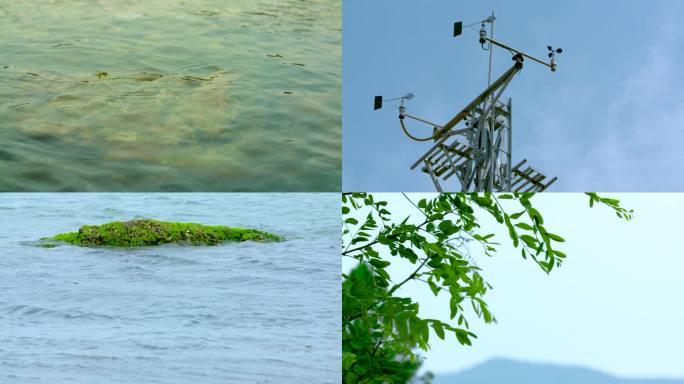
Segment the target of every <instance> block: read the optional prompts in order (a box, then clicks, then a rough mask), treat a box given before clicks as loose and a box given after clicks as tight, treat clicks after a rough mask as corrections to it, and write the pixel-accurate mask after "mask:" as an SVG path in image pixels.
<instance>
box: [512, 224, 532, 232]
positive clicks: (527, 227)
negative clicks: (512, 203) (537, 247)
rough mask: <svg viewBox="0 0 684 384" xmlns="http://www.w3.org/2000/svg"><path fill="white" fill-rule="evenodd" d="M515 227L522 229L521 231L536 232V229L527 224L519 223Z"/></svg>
mask: <svg viewBox="0 0 684 384" xmlns="http://www.w3.org/2000/svg"><path fill="white" fill-rule="evenodd" d="M515 226H516V227H518V228H520V229H524V230H526V231H532V230H534V228H532V226H530V225H529V224H527V223H517V224H516V225H515Z"/></svg>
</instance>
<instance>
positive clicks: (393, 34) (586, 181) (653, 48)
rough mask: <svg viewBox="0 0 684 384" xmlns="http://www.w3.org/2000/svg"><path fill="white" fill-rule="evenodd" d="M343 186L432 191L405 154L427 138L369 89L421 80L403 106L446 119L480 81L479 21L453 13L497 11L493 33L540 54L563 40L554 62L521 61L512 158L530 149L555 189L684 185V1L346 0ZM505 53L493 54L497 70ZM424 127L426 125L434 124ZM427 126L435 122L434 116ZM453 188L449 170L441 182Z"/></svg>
mask: <svg viewBox="0 0 684 384" xmlns="http://www.w3.org/2000/svg"><path fill="white" fill-rule="evenodd" d="M343 7H344V9H343V11H344V12H343V31H344V32H343V34H344V35H343V159H344V160H343V166H344V167H343V188H344V190H347V191H349V190H363V191H433V190H434V187H433V185H432V183H431V181H430V180H429V177H428V176H426V175H424V174H422V173H421V172H419V171H411V170H410V169H409V166H410V165H411V164H412V163H413V162H414V161H415V160H416V159H418V157H420V156H421V155H422V154H423V153H424V152H425V151H426V150H427V149H428V148H429V144H425V143H416V142H412V141H410V140H409V139H408V138H407V137H406V136H404V134H403V133H402V132H401V129H400V127H399V124H398V120H397V116H396V115H397V112H396V109H394V108H385V109H383V110H381V111H375V112H374V111H373V109H372V99H373V96H375V95H379V94H382V95H386V96H400V95H403V94H405V93H407V92H413V93H415V95H416V98H415V99H414V100H412V101H410V102H409V104H408V107H409V113H413V114H416V115H418V116H422V117H425V118H427V119H428V120H433V121H435V122H436V123H442V124H443V123H444V122H446V121H447V120H449V119H450V118H451V117H452V116H453V115H455V114H456V113H457V112H458V111H460V109H461V108H462V107H463V106H465V104H467V103H468V102H469V101H470V100H472V99H473V98H474V97H475V96H476V95H477V94H479V93H480V92H481V91H482V90H484V88H485V87H486V81H487V73H486V72H487V58H488V56H487V54H486V53H484V52H483V51H482V50H481V49H480V48H479V44H478V43H477V32H476V31H469V30H466V31H464V34H463V35H462V36H461V37H459V38H457V39H454V38H452V37H451V29H452V25H453V22H454V21H456V20H464V21H465V22H474V21H477V20H481V19H482V18H484V17H486V16H487V15H488V14H489V13H490V12H491V11H492V10H494V11H495V12H496V14H497V21H496V24H495V38H497V39H498V40H501V41H502V42H506V43H508V44H510V45H511V46H513V47H516V48H518V49H521V50H523V51H525V52H527V53H530V54H533V55H535V56H541V57H545V56H544V54H545V52H546V45H549V44H550V45H553V46H559V47H562V48H563V49H564V50H565V52H564V53H563V54H562V55H561V56H560V57H559V70H558V72H556V73H551V72H550V71H548V70H547V69H545V68H544V67H542V66H540V65H538V64H534V63H531V62H529V61H527V62H526V63H525V64H526V65H525V68H524V69H523V71H522V72H521V74H519V75H518V76H517V77H516V78H515V79H514V80H513V82H512V84H511V86H510V87H509V89H508V90H507V92H506V94H505V96H506V97H508V96H510V97H512V98H513V161H514V163H515V162H517V161H518V160H522V159H523V158H527V159H528V161H529V162H530V164H532V165H533V166H534V167H535V168H537V169H539V170H541V171H543V172H544V173H545V174H547V175H548V176H558V178H559V181H558V182H557V183H556V184H555V185H554V186H553V188H552V189H551V190H552V191H587V190H602V191H684V178H682V177H679V175H680V174H681V172H680V169H681V167H682V165H684V150H682V146H683V144H684V140H683V139H684V107H683V106H684V87H683V86H684V75H683V74H684V72H682V70H681V68H684V50H682V49H681V47H683V46H684V30H683V29H682V28H681V27H680V26H678V23H679V20H678V19H677V17H678V15H682V14H684V2H681V1H675V0H668V1H649V2H646V1H630V2H624V1H615V0H613V1H601V2H597V1H589V0H578V1H572V2H540V1H516V2H510V1H508V2H507V1H458V2H456V1H445V0H440V1H430V2H427V1H422V2H416V1H410V0H375V1H360V0H350V1H344V2H343ZM510 65H511V59H510V54H509V53H508V52H505V51H502V50H498V51H495V55H494V71H493V76H494V78H496V77H498V75H500V74H501V73H503V72H504V71H505V70H506V69H507V68H508V67H509V66H510ZM420 129H423V131H422V132H421V131H419V130H418V128H417V127H416V128H415V130H414V132H415V133H416V134H419V135H422V134H423V133H425V129H426V128H420ZM428 129H429V128H428ZM445 186H446V187H447V188H449V189H450V190H455V189H457V188H458V185H457V184H455V180H454V181H453V182H452V184H447V185H445Z"/></svg>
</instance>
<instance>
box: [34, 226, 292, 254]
mask: <svg viewBox="0 0 684 384" xmlns="http://www.w3.org/2000/svg"><path fill="white" fill-rule="evenodd" d="M43 240H46V241H55V242H64V243H68V244H73V245H79V246H85V247H93V246H110V247H143V246H154V245H161V244H188V245H218V244H221V243H224V242H229V241H233V242H240V241H250V240H251V241H256V242H264V241H278V240H281V238H280V237H279V236H277V235H274V234H271V233H268V232H262V231H258V230H255V229H247V228H230V227H224V226H220V225H213V226H209V225H201V224H194V223H174V222H165V221H158V220H150V219H144V220H133V221H123V222H122V221H115V222H111V223H107V224H102V225H84V226H82V227H81V228H80V229H79V230H78V232H68V233H62V234H59V235H57V236H55V237H51V238H45V239H43ZM48 244H49V243H48Z"/></svg>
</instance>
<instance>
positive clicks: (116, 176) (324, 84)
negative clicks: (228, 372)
mask: <svg viewBox="0 0 684 384" xmlns="http://www.w3.org/2000/svg"><path fill="white" fill-rule="evenodd" d="M0 20H2V22H1V23H0V175H1V176H0V190H13V191H19V190H21V191H291V190H295V191H335V190H339V189H340V179H341V6H340V1H339V0H278V1H272V0H229V1H225V0H193V1H187V0H117V1H107V0H22V1H10V0H0ZM105 73H106V75H105ZM98 74H100V75H99V76H98Z"/></svg>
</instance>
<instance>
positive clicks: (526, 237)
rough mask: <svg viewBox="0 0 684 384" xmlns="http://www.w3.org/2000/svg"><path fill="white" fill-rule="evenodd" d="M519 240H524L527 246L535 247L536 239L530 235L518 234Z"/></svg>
mask: <svg viewBox="0 0 684 384" xmlns="http://www.w3.org/2000/svg"><path fill="white" fill-rule="evenodd" d="M520 240H522V241H524V242H525V244H527V246H528V247H530V248H535V249H536V248H537V239H535V238H534V237H532V236H530V235H522V236H520Z"/></svg>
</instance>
